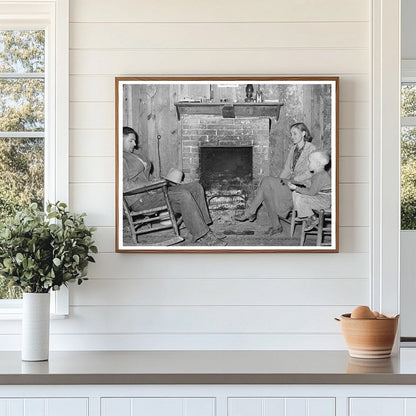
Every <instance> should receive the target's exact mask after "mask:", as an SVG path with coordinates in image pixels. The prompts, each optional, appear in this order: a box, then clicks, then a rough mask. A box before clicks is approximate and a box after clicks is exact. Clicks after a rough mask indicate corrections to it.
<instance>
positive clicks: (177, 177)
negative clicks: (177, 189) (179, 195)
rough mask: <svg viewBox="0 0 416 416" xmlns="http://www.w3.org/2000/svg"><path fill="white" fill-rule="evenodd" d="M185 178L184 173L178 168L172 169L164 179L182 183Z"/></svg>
mask: <svg viewBox="0 0 416 416" xmlns="http://www.w3.org/2000/svg"><path fill="white" fill-rule="evenodd" d="M182 178H183V172H182V171H181V170H179V169H176V168H171V169H170V170H169V172H168V174H167V175H166V176H165V177H164V179H166V180H167V181H169V182H173V183H181V182H182Z"/></svg>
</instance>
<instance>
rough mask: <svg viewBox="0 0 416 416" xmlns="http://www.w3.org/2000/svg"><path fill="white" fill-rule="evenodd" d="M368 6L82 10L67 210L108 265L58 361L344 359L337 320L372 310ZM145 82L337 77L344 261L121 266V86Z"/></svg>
mask: <svg viewBox="0 0 416 416" xmlns="http://www.w3.org/2000/svg"><path fill="white" fill-rule="evenodd" d="M370 6H371V2H370V1H364V2H363V0H314V1H304V0H293V1H290V2H287V1H281V0H278V1H276V0H264V1H263V0H262V1H260V2H251V1H250V2H249V1H247V0H230V1H227V2H223V1H219V0H214V1H211V2H203V3H199V4H198V7H195V2H193V1H192V0H179V3H178V2H167V1H163V2H162V3H160V2H144V1H143V0H138V1H134V2H133V1H131V0H119V1H118V2H116V3H115V2H113V1H112V0H71V2H70V20H71V22H72V23H71V27H70V29H71V32H70V33H71V34H70V45H71V51H70V100H71V104H70V156H71V158H70V181H71V183H70V205H71V209H73V210H75V211H77V212H81V211H85V212H87V214H88V216H87V223H88V224H91V225H95V226H98V230H97V232H96V240H97V244H98V246H99V249H100V253H99V254H97V255H96V260H97V263H96V264H92V265H91V266H90V277H91V279H90V281H87V282H85V283H84V284H83V285H81V286H80V287H76V288H74V290H73V291H72V293H71V297H70V303H71V308H70V318H69V319H66V320H61V321H53V322H52V336H51V346H52V348H56V349H192V348H196V349H203V348H205V349H218V348H224V349H235V348H237V349H241V348H247V349H279V348H280V349H304V348H316V349H322V348H334V349H340V348H345V341H344V340H343V337H342V334H341V331H340V328H339V325H338V324H337V323H336V322H335V321H333V319H332V318H333V317H335V316H339V315H340V314H342V313H346V312H350V311H351V310H352V309H353V307H354V306H355V305H358V304H368V303H369V276H370V270H369V267H370V255H369V249H370V241H369V239H370V234H371V229H370V219H369V213H370V190H371V176H370V175H371V172H370V167H371V153H370V151H371V150H370V149H371V141H370V130H369V128H370V116H369V109H370V103H369V99H370V83H371V79H370V58H369V54H370V50H369V45H370V36H369V35H370V23H369V20H370V18H371V16H370ZM182 22H186V24H182ZM230 22H231V23H230ZM146 74H147V75H149V76H151V75H166V76H169V75H175V74H176V75H187V74H188V75H194V76H196V75H208V76H209V75H215V74H218V75H221V74H222V75H281V76H285V75H286V76H289V75H305V76H308V75H309V76H313V75H317V76H318V75H321V76H322V75H328V76H340V113H339V115H340V135H339V155H340V160H339V168H340V186H339V197H340V204H339V224H340V226H341V227H340V253H339V254H318V253H315V254H299V253H293V254H289V253H275V254H245V255H243V254H183V255H181V254H116V253H114V233H115V230H114V223H115V218H114V217H115V204H114V200H115V184H114V163H115V161H114V157H115V132H114V123H115V122H114V111H115V109H114V100H115V97H114V77H115V76H123V75H130V76H133V75H146ZM174 305H176V306H174ZM19 331H20V323H18V324H17V325H16V323H14V325H12V324H9V323H7V324H5V325H4V326H1V328H0V349H2V348H3V347H2V342H1V341H2V340H3V339H4V338H3V336H2V335H1V334H10V335H7V338H8V340H9V343H12V344H13V343H14V344H13V345H19V346H18V347H17V348H19V347H20V344H19V342H20V340H19V336H18V333H19Z"/></svg>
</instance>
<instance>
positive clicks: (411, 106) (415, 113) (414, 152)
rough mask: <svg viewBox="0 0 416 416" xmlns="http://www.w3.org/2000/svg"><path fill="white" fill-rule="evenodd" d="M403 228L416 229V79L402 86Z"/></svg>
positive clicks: (405, 82)
mask: <svg viewBox="0 0 416 416" xmlns="http://www.w3.org/2000/svg"><path fill="white" fill-rule="evenodd" d="M401 117H402V118H401V229H402V230H415V229H416V79H415V80H411V79H409V78H408V79H407V80H406V81H404V82H403V83H402V87H401Z"/></svg>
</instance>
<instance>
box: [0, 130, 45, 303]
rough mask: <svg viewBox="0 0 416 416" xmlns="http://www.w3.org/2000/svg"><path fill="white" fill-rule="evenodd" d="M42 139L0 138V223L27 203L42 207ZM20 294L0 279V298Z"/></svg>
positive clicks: (16, 296) (16, 289)
mask: <svg viewBox="0 0 416 416" xmlns="http://www.w3.org/2000/svg"><path fill="white" fill-rule="evenodd" d="M43 184H44V139H42V138H33V139H31V138H30V139H27V138H0V223H1V222H3V221H4V220H5V219H6V218H8V217H10V216H11V215H13V213H14V211H15V210H16V209H17V210H18V209H19V208H21V207H23V206H25V205H28V204H29V203H31V202H36V203H38V204H39V206H40V207H41V206H43V188H44V186H43ZM21 297H22V292H21V290H20V289H18V288H16V287H7V285H6V283H5V281H4V280H3V279H0V299H20V298H21Z"/></svg>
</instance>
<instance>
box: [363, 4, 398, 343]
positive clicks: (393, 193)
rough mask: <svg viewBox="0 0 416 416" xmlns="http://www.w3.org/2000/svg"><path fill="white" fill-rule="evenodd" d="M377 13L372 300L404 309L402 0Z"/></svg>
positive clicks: (377, 306) (380, 306)
mask: <svg viewBox="0 0 416 416" xmlns="http://www.w3.org/2000/svg"><path fill="white" fill-rule="evenodd" d="M372 17H373V21H372V26H373V27H372V61H371V62H372V91H371V97H370V98H371V102H372V109H371V114H372V146H371V154H372V173H373V175H372V207H371V214H372V236H371V248H372V249H371V288H370V293H371V301H370V304H371V307H372V309H373V310H377V311H383V312H386V313H399V312H400V278H399V276H400V85H401V72H400V71H401V69H400V67H401V57H400V47H401V43H400V41H401V39H400V33H401V3H400V0H373V1H372ZM397 346H398V344H396V347H395V349H397Z"/></svg>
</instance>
